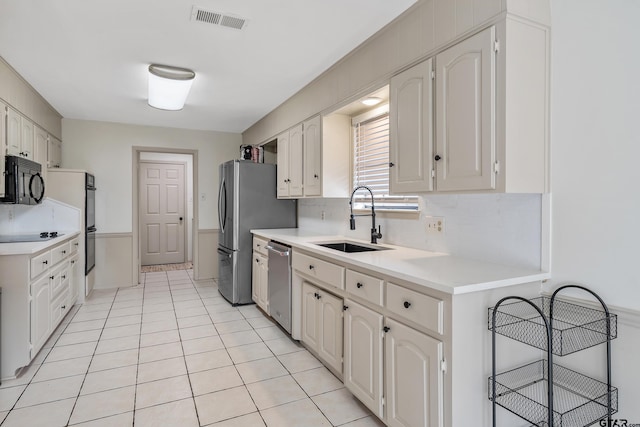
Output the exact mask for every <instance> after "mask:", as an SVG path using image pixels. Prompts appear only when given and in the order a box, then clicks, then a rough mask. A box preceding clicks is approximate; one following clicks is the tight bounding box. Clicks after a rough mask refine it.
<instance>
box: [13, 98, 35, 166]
mask: <svg viewBox="0 0 640 427" xmlns="http://www.w3.org/2000/svg"><path fill="white" fill-rule="evenodd" d="M34 130H35V127H34V125H33V123H32V122H31V121H30V120H29V119H27V118H26V117H22V116H21V115H20V113H18V112H17V111H15V110H14V109H13V108H10V107H9V108H8V111H7V154H10V155H12V156H20V157H24V158H26V159H29V160H33V142H34Z"/></svg>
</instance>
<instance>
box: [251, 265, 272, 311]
mask: <svg viewBox="0 0 640 427" xmlns="http://www.w3.org/2000/svg"><path fill="white" fill-rule="evenodd" d="M252 265H253V267H252V275H251V276H252V278H251V281H252V283H251V296H252V298H253V301H254V302H255V303H256V304H258V307H260V308H261V309H262V310H264V312H265V313H267V314H269V259H268V257H266V256H264V255H262V254H260V253H258V252H253V262H252Z"/></svg>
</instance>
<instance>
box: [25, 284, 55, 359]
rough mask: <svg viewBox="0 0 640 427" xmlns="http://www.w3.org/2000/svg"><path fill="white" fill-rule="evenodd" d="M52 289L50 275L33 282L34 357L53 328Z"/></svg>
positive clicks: (32, 330) (32, 336) (32, 323)
mask: <svg viewBox="0 0 640 427" xmlns="http://www.w3.org/2000/svg"><path fill="white" fill-rule="evenodd" d="M50 309H51V291H50V287H49V276H48V275H45V276H43V277H41V278H40V279H39V280H37V281H36V282H34V283H32V284H31V302H30V310H31V313H30V318H31V346H32V350H31V357H34V356H35V355H36V353H37V352H38V350H40V348H42V346H43V345H44V343H45V342H46V341H47V338H48V337H49V331H50V330H51V313H50Z"/></svg>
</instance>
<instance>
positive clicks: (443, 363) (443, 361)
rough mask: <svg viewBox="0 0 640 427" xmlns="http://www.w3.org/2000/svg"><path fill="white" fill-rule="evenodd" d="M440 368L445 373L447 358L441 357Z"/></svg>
mask: <svg viewBox="0 0 640 427" xmlns="http://www.w3.org/2000/svg"><path fill="white" fill-rule="evenodd" d="M440 370H441V371H442V372H444V373H445V374H446V373H447V359H442V360H441V361H440Z"/></svg>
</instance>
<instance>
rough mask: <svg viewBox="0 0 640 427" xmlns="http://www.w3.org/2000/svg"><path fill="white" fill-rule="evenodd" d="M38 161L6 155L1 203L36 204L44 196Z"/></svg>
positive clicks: (40, 168)
mask: <svg viewBox="0 0 640 427" xmlns="http://www.w3.org/2000/svg"><path fill="white" fill-rule="evenodd" d="M41 170H42V167H41V166H40V163H36V162H34V161H31V160H28V159H25V158H22V157H18V156H7V157H6V160H5V188H4V195H5V196H4V197H3V198H2V199H0V201H1V202H2V203H14V204H20V205H37V204H38V203H40V202H41V201H42V199H43V198H44V179H42V175H41V174H40V171H41Z"/></svg>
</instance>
